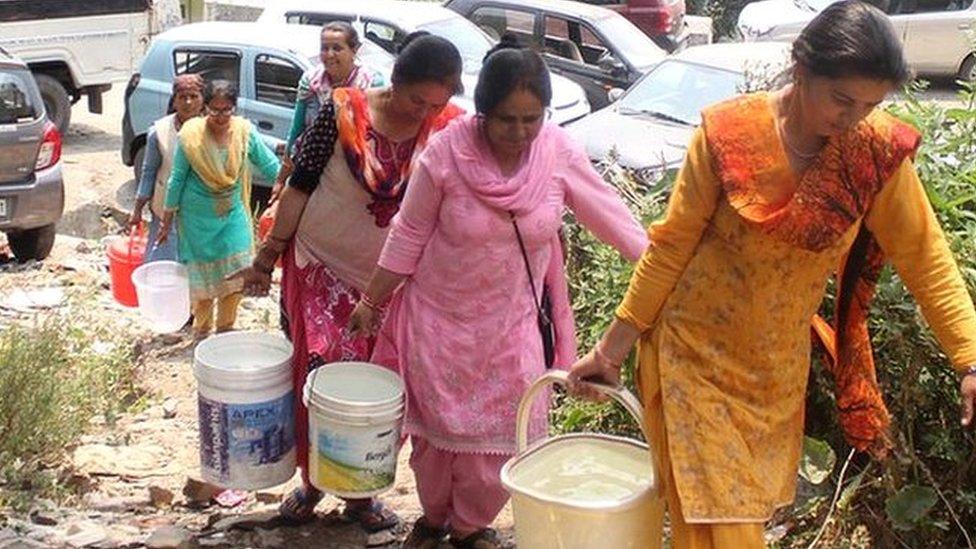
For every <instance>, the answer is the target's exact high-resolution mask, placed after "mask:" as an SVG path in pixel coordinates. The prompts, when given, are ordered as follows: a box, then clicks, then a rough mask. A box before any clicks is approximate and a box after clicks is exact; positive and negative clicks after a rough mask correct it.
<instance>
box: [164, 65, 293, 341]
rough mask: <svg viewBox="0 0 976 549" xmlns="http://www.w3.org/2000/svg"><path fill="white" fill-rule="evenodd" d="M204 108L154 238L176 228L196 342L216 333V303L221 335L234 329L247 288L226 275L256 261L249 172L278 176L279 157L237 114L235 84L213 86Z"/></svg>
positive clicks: (179, 151)
mask: <svg viewBox="0 0 976 549" xmlns="http://www.w3.org/2000/svg"><path fill="white" fill-rule="evenodd" d="M204 103H205V105H206V113H207V116H206V117H205V118H198V119H195V120H190V121H188V122H186V123H185V124H183V127H182V129H181V130H180V137H179V144H178V146H177V148H176V154H175V156H174V158H173V171H172V174H171V175H170V179H169V183H168V184H167V191H166V202H165V214H164V217H163V227H162V229H161V230H160V237H159V239H158V240H157V244H158V243H163V242H165V241H166V235H167V234H169V228H170V226H171V225H172V223H173V221H174V220H175V221H176V223H178V225H177V229H178V230H179V234H180V235H181V238H180V242H179V257H180V261H181V262H182V263H184V264H185V265H186V267H187V270H188V272H189V276H190V299H191V300H192V303H193V334H194V336H196V337H198V338H200V337H206V336H207V335H208V334H209V333H210V332H211V331H212V330H213V329H214V323H215V322H214V308H215V302H216V312H217V314H216V329H217V332H224V331H228V330H232V329H233V328H234V323H235V322H236V320H237V307H238V305H239V304H240V301H241V297H242V293H241V290H242V287H241V281H240V279H236V278H233V279H231V278H228V276H229V275H231V274H232V273H234V272H236V271H238V270H240V269H242V268H244V267H247V266H249V265H250V264H251V260H252V259H253V250H254V238H253V232H254V231H253V229H252V227H253V224H252V220H251V212H250V206H249V204H250V198H251V171H252V169H253V168H256V169H257V170H258V171H259V172H260V173H261V175H262V176H264V177H265V178H266V179H269V180H271V179H276V178H277V177H278V176H279V162H278V158H277V157H276V156H275V155H274V153H273V152H272V151H271V149H270V148H268V146H267V145H265V144H264V141H262V140H261V136H260V135H259V134H258V133H257V131H255V130H254V128H252V127H251V124H250V122H248V121H247V120H245V119H243V118H241V117H239V116H234V110H235V108H236V103H237V89H236V88H235V86H234V85H233V84H232V83H230V82H228V81H223V80H217V81H213V82H210V83H208V84H207V87H206V90H205V92H204ZM281 175H283V174H281Z"/></svg>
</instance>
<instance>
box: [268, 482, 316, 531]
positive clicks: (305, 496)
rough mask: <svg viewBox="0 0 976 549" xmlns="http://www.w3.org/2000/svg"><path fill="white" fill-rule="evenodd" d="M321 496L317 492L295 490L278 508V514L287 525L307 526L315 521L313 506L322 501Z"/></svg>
mask: <svg viewBox="0 0 976 549" xmlns="http://www.w3.org/2000/svg"><path fill="white" fill-rule="evenodd" d="M322 497H323V494H322V492H319V491H318V490H307V491H306V490H305V489H304V488H302V487H298V488H295V489H294V490H292V492H291V494H290V495H289V496H288V497H287V498H286V499H285V501H283V502H281V505H279V506H278V514H279V515H280V516H281V518H282V520H284V522H286V523H288V524H292V525H298V524H307V523H309V522H311V521H313V520H315V506H316V505H318V504H319V502H320V501H322Z"/></svg>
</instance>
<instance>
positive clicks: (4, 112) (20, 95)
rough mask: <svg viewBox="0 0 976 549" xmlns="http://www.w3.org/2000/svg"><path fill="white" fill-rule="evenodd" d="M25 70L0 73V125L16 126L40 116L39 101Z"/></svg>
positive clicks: (30, 77) (28, 73) (29, 75)
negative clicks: (18, 123)
mask: <svg viewBox="0 0 976 549" xmlns="http://www.w3.org/2000/svg"><path fill="white" fill-rule="evenodd" d="M32 79H33V77H32V76H31V74H30V72H28V71H25V70H12V71H2V72H0V124H16V123H17V122H25V121H28V120H34V119H36V118H37V117H38V116H40V110H39V106H40V105H41V101H40V100H39V98H38V97H37V93H36V92H35V87H34V85H33V82H32Z"/></svg>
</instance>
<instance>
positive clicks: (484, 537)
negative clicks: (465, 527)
mask: <svg viewBox="0 0 976 549" xmlns="http://www.w3.org/2000/svg"><path fill="white" fill-rule="evenodd" d="M450 542H451V546H453V547H457V548H458V549H495V548H500V547H501V546H502V542H501V540H499V539H498V532H496V531H495V530H493V529H491V528H482V529H481V530H478V531H477V532H474V533H472V534H468V535H467V536H464V537H463V538H461V539H457V538H455V537H454V536H451V539H450Z"/></svg>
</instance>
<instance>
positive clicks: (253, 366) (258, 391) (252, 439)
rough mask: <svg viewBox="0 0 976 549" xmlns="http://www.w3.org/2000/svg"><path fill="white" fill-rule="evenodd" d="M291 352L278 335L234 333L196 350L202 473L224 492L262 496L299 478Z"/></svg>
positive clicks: (222, 336) (212, 339)
mask: <svg viewBox="0 0 976 549" xmlns="http://www.w3.org/2000/svg"><path fill="white" fill-rule="evenodd" d="M291 353H292V347H291V344H290V343H288V341H287V340H286V339H284V338H283V337H281V336H280V335H277V334H269V333H262V332H229V333H226V334H219V335H215V336H211V337H209V338H207V339H205V340H204V341H202V342H201V343H200V344H199V345H197V348H196V350H195V351H194V374H195V375H196V378H197V382H198V384H197V390H198V393H199V395H198V403H199V408H198V420H199V428H200V469H201V472H202V473H203V478H204V479H205V480H207V481H208V482H212V483H214V484H219V485H221V486H223V487H224V488H237V489H239V490H258V489H261V488H269V487H271V486H275V485H278V484H282V483H284V482H287V481H288V480H289V479H290V478H291V477H292V475H293V474H294V472H295V453H296V450H295V408H294V406H295V393H294V390H293V388H292V382H291Z"/></svg>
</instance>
